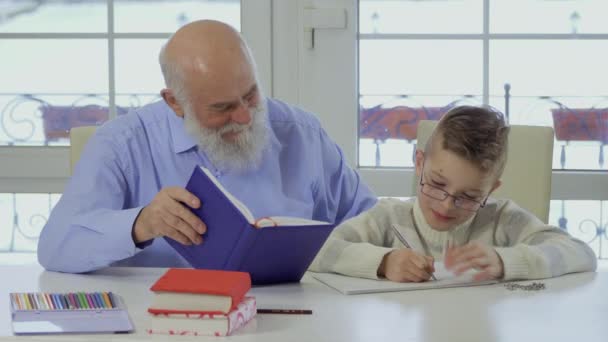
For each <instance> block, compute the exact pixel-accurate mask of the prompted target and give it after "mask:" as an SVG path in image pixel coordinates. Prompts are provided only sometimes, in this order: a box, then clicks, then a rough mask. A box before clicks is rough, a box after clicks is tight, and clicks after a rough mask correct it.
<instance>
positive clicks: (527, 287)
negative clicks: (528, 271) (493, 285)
mask: <svg viewBox="0 0 608 342" xmlns="http://www.w3.org/2000/svg"><path fill="white" fill-rule="evenodd" d="M505 288H506V289H507V290H509V291H515V290H522V291H541V290H544V289H545V283H536V282H534V283H532V284H528V285H522V284H515V283H507V284H505Z"/></svg>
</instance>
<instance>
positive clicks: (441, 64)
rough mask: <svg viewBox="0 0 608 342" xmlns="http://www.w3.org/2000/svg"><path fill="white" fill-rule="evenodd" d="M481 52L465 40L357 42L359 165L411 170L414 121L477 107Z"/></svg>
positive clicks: (479, 90) (479, 46) (479, 101)
mask: <svg viewBox="0 0 608 342" xmlns="http://www.w3.org/2000/svg"><path fill="white" fill-rule="evenodd" d="M446 51H458V53H452V54H450V57H449V58H446ZM481 52H482V50H481V42H476V41H468V40H454V41H448V40H432V41H427V40H361V41H360V50H359V53H360V65H359V71H360V72H359V75H360V84H359V86H360V94H361V97H360V101H359V104H360V117H359V139H360V141H359V143H360V145H359V165H361V166H377V167H379V166H412V165H413V163H412V158H413V151H414V148H415V146H414V142H415V137H416V127H417V124H418V120H422V119H434V118H438V117H439V114H441V113H443V112H444V111H445V109H446V108H447V107H449V106H452V105H455V104H464V103H470V104H480V103H481V100H480V99H479V95H480V94H481V86H482V69H483V68H482V67H481V65H482V54H481ZM469 95H470V96H469Z"/></svg>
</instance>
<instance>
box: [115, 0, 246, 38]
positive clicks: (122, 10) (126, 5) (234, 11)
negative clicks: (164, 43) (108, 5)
mask: <svg viewBox="0 0 608 342" xmlns="http://www.w3.org/2000/svg"><path fill="white" fill-rule="evenodd" d="M114 17H115V18H114V27H115V31H116V32H175V31H176V30H177V29H178V28H180V27H181V26H183V25H185V24H187V23H189V22H191V21H194V20H199V19H215V20H219V21H223V22H225V23H227V24H229V25H231V26H232V27H234V28H235V29H237V30H239V31H240V28H241V2H240V1H239V0H221V1H216V0H206V1H204V0H198V1H193V0H190V1H183V0H166V1H145V0H142V1H114Z"/></svg>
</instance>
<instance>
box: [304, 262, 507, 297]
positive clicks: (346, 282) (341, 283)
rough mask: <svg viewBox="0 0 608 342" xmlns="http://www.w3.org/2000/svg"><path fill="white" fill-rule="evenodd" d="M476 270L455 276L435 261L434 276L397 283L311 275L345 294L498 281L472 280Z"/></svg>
mask: <svg viewBox="0 0 608 342" xmlns="http://www.w3.org/2000/svg"><path fill="white" fill-rule="evenodd" d="M476 273H477V272H476V271H474V270H470V271H469V272H466V273H463V274H461V275H459V276H455V275H454V274H453V273H452V272H450V271H448V270H447V269H446V268H445V266H444V264H443V263H442V262H436V263H435V273H434V275H435V278H437V280H429V281H426V282H422V283H397V282H392V281H390V280H386V279H380V280H375V279H364V278H354V277H347V276H343V275H339V274H335V273H314V272H311V274H312V276H313V277H314V278H315V279H317V280H318V281H320V282H322V283H324V284H325V285H327V286H329V287H331V288H334V289H335V290H337V291H339V292H342V294H345V295H351V294H364V293H376V292H395V291H411V290H429V289H442V288H448V287H462V286H479V285H489V284H496V283H498V281H497V280H488V281H479V282H475V281H473V276H474V275H475V274H476Z"/></svg>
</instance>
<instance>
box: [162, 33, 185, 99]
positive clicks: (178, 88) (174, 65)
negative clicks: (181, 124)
mask: <svg viewBox="0 0 608 342" xmlns="http://www.w3.org/2000/svg"><path fill="white" fill-rule="evenodd" d="M158 63H159V64H160V70H161V72H162V73H163V78H164V79H165V86H166V87H167V88H169V89H171V91H172V92H173V95H174V96H175V98H176V99H177V102H178V103H179V104H180V105H185V104H186V101H187V98H186V97H187V94H186V87H185V85H184V82H185V79H184V70H183V68H182V66H181V65H180V64H179V62H177V61H171V60H169V58H168V57H167V44H166V43H165V44H164V45H163V47H162V48H161V49H160V53H159V54H158Z"/></svg>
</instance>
